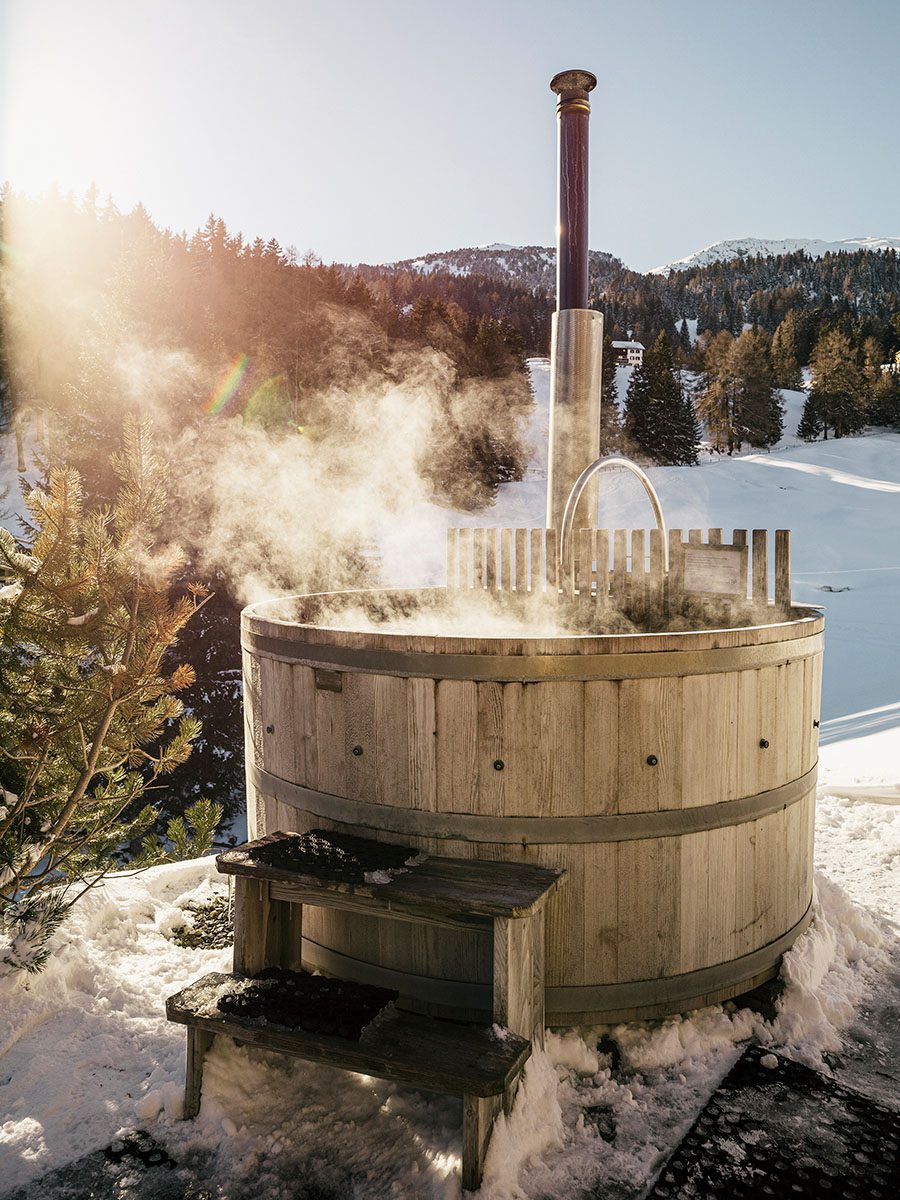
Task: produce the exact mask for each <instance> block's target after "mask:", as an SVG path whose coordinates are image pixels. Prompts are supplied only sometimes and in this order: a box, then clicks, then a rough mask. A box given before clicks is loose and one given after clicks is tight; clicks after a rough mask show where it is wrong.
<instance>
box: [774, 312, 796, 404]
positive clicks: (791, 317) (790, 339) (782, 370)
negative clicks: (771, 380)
mask: <svg viewBox="0 0 900 1200" xmlns="http://www.w3.org/2000/svg"><path fill="white" fill-rule="evenodd" d="M772 366H773V369H774V372H775V382H776V384H777V386H778V387H782V388H793V389H795V390H797V389H799V388H801V387H802V386H803V377H802V375H801V373H800V357H799V336H798V329H797V317H796V314H795V312H794V310H793V309H791V311H790V312H789V313H788V314H787V316H786V317H785V318H784V320H783V321H782V322H781V324H780V325H779V326H778V328H777V329H776V330H775V336H774V337H773V338H772Z"/></svg>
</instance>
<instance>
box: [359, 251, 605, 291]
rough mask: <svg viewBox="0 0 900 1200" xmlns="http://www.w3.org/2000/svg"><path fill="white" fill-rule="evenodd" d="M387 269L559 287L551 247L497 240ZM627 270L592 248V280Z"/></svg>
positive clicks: (598, 283)
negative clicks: (522, 244) (508, 243)
mask: <svg viewBox="0 0 900 1200" xmlns="http://www.w3.org/2000/svg"><path fill="white" fill-rule="evenodd" d="M383 269H386V270H390V271H392V272H398V271H415V272H417V273H418V274H420V275H431V274H433V273H435V272H442V273H445V274H449V275H486V276H488V278H495V279H503V280H505V281H508V282H511V283H517V284H521V285H524V286H525V287H527V288H530V289H535V288H543V289H547V290H552V289H554V288H555V287H556V251H555V250H554V249H553V248H552V247H550V246H508V245H505V244H504V243H502V242H494V243H492V244H491V245H489V246H474V247H465V248H462V249H459V250H442V251H440V252H438V253H435V254H423V255H422V256H421V257H420V258H408V259H404V260H403V261H401V262H393V263H385V264H384V267H383ZM622 269H623V264H622V263H621V261H620V260H619V259H617V258H615V257H614V256H613V255H612V254H606V253H605V252H604V251H602V250H592V251H591V282H592V283H593V284H594V285H595V286H600V287H603V286H605V284H606V283H607V282H608V281H609V279H610V278H611V277H612V276H613V275H614V274H615V273H616V272H617V271H621V270H622Z"/></svg>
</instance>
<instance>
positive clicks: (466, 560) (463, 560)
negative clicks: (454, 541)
mask: <svg viewBox="0 0 900 1200" xmlns="http://www.w3.org/2000/svg"><path fill="white" fill-rule="evenodd" d="M458 546H459V549H458V557H459V586H460V587H461V588H470V587H473V586H474V579H473V577H472V530H471V529H468V528H466V529H460V531H459V543H458Z"/></svg>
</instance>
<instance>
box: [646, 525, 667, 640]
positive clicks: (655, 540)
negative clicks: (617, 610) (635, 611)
mask: <svg viewBox="0 0 900 1200" xmlns="http://www.w3.org/2000/svg"><path fill="white" fill-rule="evenodd" d="M665 579H666V566H665V558H664V555H663V541H662V534H661V533H660V531H659V530H658V529H651V530H650V573H649V575H648V576H647V611H648V615H649V616H650V617H651V618H652V619H653V620H657V619H658V618H659V616H660V614H661V612H662V604H663V596H664V594H665Z"/></svg>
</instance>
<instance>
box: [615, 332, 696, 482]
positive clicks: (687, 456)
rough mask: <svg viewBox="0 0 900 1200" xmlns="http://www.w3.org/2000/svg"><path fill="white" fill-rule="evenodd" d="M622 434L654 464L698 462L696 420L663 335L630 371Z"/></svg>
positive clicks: (662, 334) (689, 399)
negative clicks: (637, 365)
mask: <svg viewBox="0 0 900 1200" xmlns="http://www.w3.org/2000/svg"><path fill="white" fill-rule="evenodd" d="M625 433H626V435H627V437H628V439H629V440H630V441H631V442H632V443H633V444H634V445H635V447H636V448H637V449H638V450H639V451H641V452H642V453H643V454H644V455H646V456H647V457H648V458H649V459H651V460H652V461H653V462H658V463H665V464H669V465H679V464H693V463H696V461H697V451H698V449H699V446H700V430H699V427H698V425H697V418H696V417H695V415H694V407H693V404H692V402H691V398H690V396H689V395H688V394H687V393H686V392H685V390H684V388H683V387H682V384H681V378H680V376H679V373H678V372H677V371H676V370H675V365H674V362H673V359H672V351H671V348H670V347H669V341H668V338H667V337H666V335H665V334H664V333H661V334H660V335H659V337H658V338H657V339H656V341H655V342H654V343H653V345H652V346H651V347H650V348H649V349H648V350H647V351H646V353H645V354H644V361H643V364H642V365H641V366H639V367H635V368H634V371H633V372H632V376H631V381H630V383H629V384H628V393H627V395H626V397H625Z"/></svg>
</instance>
